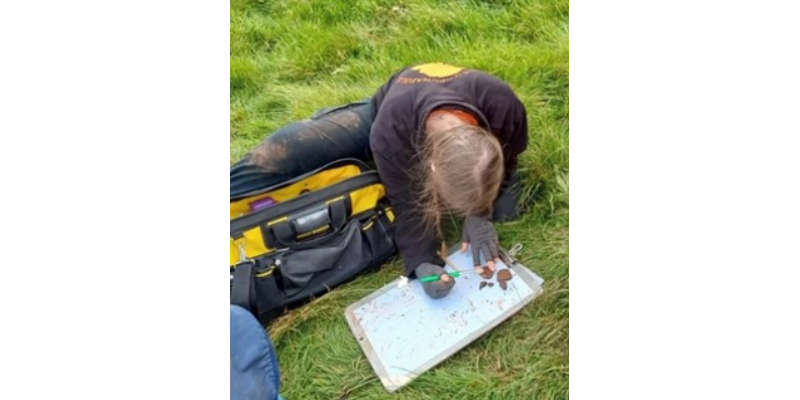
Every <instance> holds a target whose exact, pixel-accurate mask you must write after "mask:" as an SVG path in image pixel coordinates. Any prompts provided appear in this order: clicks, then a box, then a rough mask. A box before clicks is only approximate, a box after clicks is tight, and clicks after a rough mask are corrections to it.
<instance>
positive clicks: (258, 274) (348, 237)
mask: <svg viewBox="0 0 800 400" xmlns="http://www.w3.org/2000/svg"><path fill="white" fill-rule="evenodd" d="M230 206H231V264H230V270H231V304H238V305H241V306H243V307H245V308H248V309H250V310H251V311H253V313H254V314H255V315H257V316H258V317H259V319H260V320H261V322H262V323H264V324H267V323H268V322H269V321H270V320H271V319H273V318H274V317H276V316H278V315H280V314H281V313H282V312H283V311H284V310H286V309H288V308H291V307H294V306H297V305H300V304H302V303H303V302H305V301H307V300H309V299H311V298H312V297H318V296H320V295H322V294H324V293H326V292H327V291H329V290H330V289H332V288H333V287H335V286H337V285H340V284H342V283H344V282H346V281H348V280H350V279H352V278H353V277H355V276H356V275H357V274H359V273H361V272H363V271H365V270H368V269H370V268H377V267H379V266H380V265H382V264H383V263H384V262H385V261H386V260H387V259H388V258H389V257H391V256H392V255H393V254H394V253H395V245H394V235H393V221H394V214H393V212H392V209H391V207H389V204H388V201H387V200H386V197H385V188H384V186H383V184H382V183H381V182H380V179H379V178H378V173H377V172H376V171H374V170H369V168H368V167H367V166H366V165H365V164H364V163H363V162H361V161H359V160H355V159H342V160H338V161H335V162H333V163H330V164H328V165H325V166H323V167H321V168H319V169H317V170H314V171H311V172H309V173H307V174H304V175H301V176H299V177H296V178H294V179H291V180H289V181H286V182H282V183H280V184H277V185H274V186H270V187H267V188H264V189H263V190H258V191H255V192H251V193H247V194H245V195H242V196H239V197H237V198H231V204H230Z"/></svg>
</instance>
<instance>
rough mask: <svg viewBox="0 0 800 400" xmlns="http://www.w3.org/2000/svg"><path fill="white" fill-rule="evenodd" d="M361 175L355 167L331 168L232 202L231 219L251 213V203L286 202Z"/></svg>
mask: <svg viewBox="0 0 800 400" xmlns="http://www.w3.org/2000/svg"><path fill="white" fill-rule="evenodd" d="M360 173H361V169H360V168H358V167H357V166H355V165H352V164H349V165H343V166H341V167H336V168H331V169H328V170H325V171H321V172H318V173H316V174H314V175H311V176H309V177H308V178H306V179H303V180H301V181H298V182H295V183H293V184H291V185H289V186H286V187H284V188H280V189H277V190H273V191H271V192H267V193H261V194H257V195H255V196H250V197H245V198H244V199H239V200H236V201H232V202H231V219H234V218H237V217H241V216H242V215H246V214H249V213H250V203H252V202H254V201H257V200H261V199H264V198H266V197H270V198H272V199H273V200H275V201H276V202H278V203H282V202H284V201H286V200H291V199H293V198H295V197H297V196H299V195H300V194H301V193H305V192H313V191H315V190H319V189H322V188H324V187H328V186H330V185H333V184H334V183H338V182H341V181H343V180H345V179H347V178H352V177H354V176H356V175H359V174H360Z"/></svg>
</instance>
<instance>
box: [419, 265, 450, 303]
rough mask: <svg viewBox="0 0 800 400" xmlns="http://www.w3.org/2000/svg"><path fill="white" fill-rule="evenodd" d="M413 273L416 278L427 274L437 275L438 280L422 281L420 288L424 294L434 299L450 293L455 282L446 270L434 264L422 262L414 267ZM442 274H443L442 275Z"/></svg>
mask: <svg viewBox="0 0 800 400" xmlns="http://www.w3.org/2000/svg"><path fill="white" fill-rule="evenodd" d="M414 273H416V274H417V279H419V278H422V277H423V276H428V275H439V277H440V279H439V280H438V281H433V282H422V289H423V290H424V291H425V294H427V295H428V296H430V297H432V298H434V299H440V298H442V297H444V296H447V294H448V293H450V289H452V288H453V285H455V284H456V281H455V280H454V279H453V278H452V277H450V275H447V271H445V270H444V268H442V267H440V266H438V265H436V264H431V263H427V262H426V263H422V264H420V265H419V266H417V268H415V269H414ZM443 274H444V276H442V275H443Z"/></svg>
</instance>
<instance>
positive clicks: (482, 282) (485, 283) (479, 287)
mask: <svg viewBox="0 0 800 400" xmlns="http://www.w3.org/2000/svg"><path fill="white" fill-rule="evenodd" d="M488 283H489V282H486V281H481V284H480V285H478V290H481V289H483V288H484V287H485V286H486V285H487V284H488Z"/></svg>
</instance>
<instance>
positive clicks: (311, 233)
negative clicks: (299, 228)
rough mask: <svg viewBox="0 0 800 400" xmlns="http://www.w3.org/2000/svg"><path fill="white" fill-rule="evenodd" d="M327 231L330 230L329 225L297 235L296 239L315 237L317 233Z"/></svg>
mask: <svg viewBox="0 0 800 400" xmlns="http://www.w3.org/2000/svg"><path fill="white" fill-rule="evenodd" d="M328 229H330V225H325V226H320V227H319V228H317V229H314V230H313V231H310V232H306V233H301V234H299V235H297V238H298V239H302V238H304V237H309V236H311V235H316V234H317V233H320V232H325V231H327V230H328Z"/></svg>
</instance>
